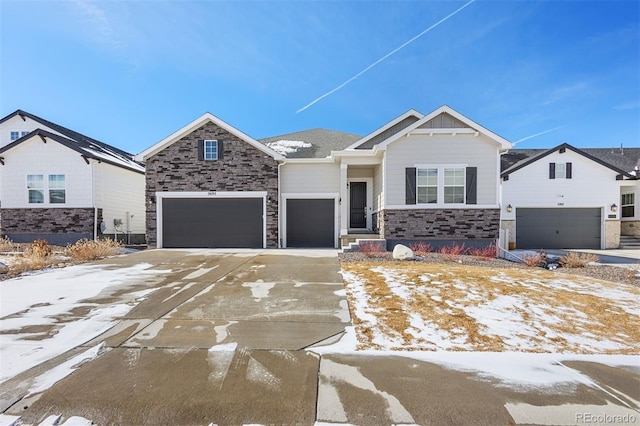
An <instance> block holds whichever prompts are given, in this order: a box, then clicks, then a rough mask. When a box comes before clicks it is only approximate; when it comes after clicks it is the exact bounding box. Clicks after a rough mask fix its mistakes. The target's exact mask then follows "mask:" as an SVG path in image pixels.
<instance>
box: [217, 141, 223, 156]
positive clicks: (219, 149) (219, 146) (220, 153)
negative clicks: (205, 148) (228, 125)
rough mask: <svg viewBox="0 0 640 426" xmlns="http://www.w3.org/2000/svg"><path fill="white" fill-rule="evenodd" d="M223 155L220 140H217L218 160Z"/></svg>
mask: <svg viewBox="0 0 640 426" xmlns="http://www.w3.org/2000/svg"><path fill="white" fill-rule="evenodd" d="M223 154H224V144H223V143H222V139H218V160H222V158H223Z"/></svg>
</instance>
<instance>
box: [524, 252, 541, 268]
mask: <svg viewBox="0 0 640 426" xmlns="http://www.w3.org/2000/svg"><path fill="white" fill-rule="evenodd" d="M522 261H523V262H524V263H525V265H527V266H532V267H539V266H542V265H544V263H545V256H544V254H542V253H537V254H525V255H524V256H522Z"/></svg>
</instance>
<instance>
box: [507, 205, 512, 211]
mask: <svg viewBox="0 0 640 426" xmlns="http://www.w3.org/2000/svg"><path fill="white" fill-rule="evenodd" d="M512 211H513V206H512V205H511V204H509V205H508V206H507V213H511V212H512Z"/></svg>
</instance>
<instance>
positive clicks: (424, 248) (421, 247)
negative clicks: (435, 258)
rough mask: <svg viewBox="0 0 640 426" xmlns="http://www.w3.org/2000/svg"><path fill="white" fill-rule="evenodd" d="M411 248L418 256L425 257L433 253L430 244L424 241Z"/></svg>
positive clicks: (414, 244) (412, 245)
mask: <svg viewBox="0 0 640 426" xmlns="http://www.w3.org/2000/svg"><path fill="white" fill-rule="evenodd" d="M409 248H410V249H411V250H413V252H414V253H415V254H417V255H418V256H424V255H426V254H427V253H431V252H432V251H433V249H432V248H431V245H430V244H427V243H423V242H422V241H420V242H417V243H413V244H411V245H410V246H409Z"/></svg>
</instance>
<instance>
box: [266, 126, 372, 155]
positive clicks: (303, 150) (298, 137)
mask: <svg viewBox="0 0 640 426" xmlns="http://www.w3.org/2000/svg"><path fill="white" fill-rule="evenodd" d="M361 138H362V136H359V135H354V134H353V133H345V132H339V131H336V130H327V129H311V130H303V131H301V132H293V133H287V134H284V135H279V136H272V137H269V138H263V139H259V140H258V142H260V143H263V144H265V145H266V146H268V147H270V148H272V149H275V150H276V151H277V144H276V142H278V141H300V142H305V143H307V144H310V145H311V146H308V147H306V146H305V147H300V148H298V149H297V150H296V151H295V152H288V153H285V152H281V154H283V155H284V156H285V157H287V158H325V157H328V156H329V155H331V151H341V150H343V149H345V148H346V147H348V146H349V145H352V144H354V143H355V142H357V141H358V140H360V139H361Z"/></svg>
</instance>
